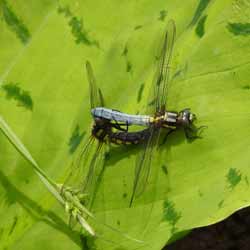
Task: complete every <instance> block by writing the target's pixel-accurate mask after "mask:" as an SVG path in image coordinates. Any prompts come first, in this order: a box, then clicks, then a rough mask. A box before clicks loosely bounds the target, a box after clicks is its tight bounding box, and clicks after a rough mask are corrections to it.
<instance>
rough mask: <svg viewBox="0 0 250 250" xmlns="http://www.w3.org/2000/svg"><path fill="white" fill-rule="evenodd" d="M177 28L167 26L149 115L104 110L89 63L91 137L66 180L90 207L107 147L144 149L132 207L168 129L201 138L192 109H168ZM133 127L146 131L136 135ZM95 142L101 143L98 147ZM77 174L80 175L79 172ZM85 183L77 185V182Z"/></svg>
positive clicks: (134, 186)
mask: <svg viewBox="0 0 250 250" xmlns="http://www.w3.org/2000/svg"><path fill="white" fill-rule="evenodd" d="M175 35H176V27H175V23H174V21H173V20H170V21H169V22H168V25H167V29H166V32H165V34H164V39H163V43H162V46H161V48H160V51H159V55H158V57H157V58H158V66H157V71H156V79H155V81H154V82H153V86H152V87H153V91H152V93H153V97H150V100H149V102H148V103H150V105H147V110H146V114H147V115H130V114H125V113H123V112H120V111H117V110H112V109H108V108H104V99H103V95H102V93H101V90H100V89H99V88H98V87H97V85H96V81H95V77H94V74H93V70H92V67H91V64H90V63H89V62H88V61H87V62H86V71H87V76H88V82H89V87H90V103H91V113H92V116H93V119H94V125H93V127H92V132H91V136H90V138H89V139H88V142H87V143H86V145H85V146H83V147H82V150H81V152H80V153H79V156H78V159H77V161H76V163H75V164H74V168H73V170H72V172H71V173H70V175H69V177H68V178H67V180H66V184H67V185H68V184H69V185H71V186H74V187H76V186H77V190H79V192H81V193H84V194H87V196H88V197H87V198H86V197H85V204H86V203H87V204H88V207H90V206H91V205H90V204H92V202H93V200H94V196H95V192H96V187H97V184H98V183H99V181H100V178H101V176H102V174H103V172H104V163H103V162H104V161H103V160H104V155H105V150H104V148H105V147H104V145H105V144H107V143H108V144H109V143H113V144H118V145H131V144H134V145H138V144H141V145H143V149H142V150H141V151H140V152H139V154H138V160H137V161H136V166H135V176H134V183H133V189H132V194H131V197H130V203H129V205H130V206H132V204H133V201H134V199H135V198H136V197H137V196H139V195H140V194H142V193H143V191H144V190H145V187H146V185H147V181H148V177H149V175H150V168H151V161H152V157H153V154H154V150H155V148H156V147H157V145H158V141H159V137H160V132H161V130H165V129H167V131H168V132H167V135H168V134H170V133H172V132H173V131H175V130H177V129H183V130H184V132H185V135H186V137H187V138H188V139H195V138H197V137H199V136H198V135H197V132H198V130H199V128H196V127H195V126H194V125H193V121H194V120H195V118H196V117H195V115H194V114H193V113H191V112H190V110H189V109H184V110H182V111H180V112H170V111H168V109H167V89H168V83H169V80H170V77H169V72H170V62H171V57H172V52H173V47H174V41H175ZM132 125H139V126H144V127H146V128H144V129H142V130H140V131H136V132H132V131H129V127H130V126H132ZM95 141H97V145H96V147H94V145H95ZM86 168H88V169H86ZM76 170H77V171H76ZM79 176H80V178H81V181H80V182H79V181H76V178H77V179H78V180H79Z"/></svg>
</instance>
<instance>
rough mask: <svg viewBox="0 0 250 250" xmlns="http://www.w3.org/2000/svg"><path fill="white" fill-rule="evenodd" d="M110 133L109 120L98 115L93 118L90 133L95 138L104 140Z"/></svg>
mask: <svg viewBox="0 0 250 250" xmlns="http://www.w3.org/2000/svg"><path fill="white" fill-rule="evenodd" d="M111 133H112V126H111V124H110V121H109V120H107V119H103V118H98V117H96V118H95V119H94V125H93V127H92V135H93V136H94V137H95V138H96V139H98V140H100V141H104V142H105V141H106V140H107V139H108V135H110V134H111Z"/></svg>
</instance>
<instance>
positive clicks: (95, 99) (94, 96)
mask: <svg viewBox="0 0 250 250" xmlns="http://www.w3.org/2000/svg"><path fill="white" fill-rule="evenodd" d="M86 71H87V77H88V82H89V89H90V106H91V109H93V108H96V107H103V106H104V99H103V95H102V92H101V89H100V88H98V87H97V84H96V80H95V76H94V72H93V69H92V66H91V64H90V62H89V61H86Z"/></svg>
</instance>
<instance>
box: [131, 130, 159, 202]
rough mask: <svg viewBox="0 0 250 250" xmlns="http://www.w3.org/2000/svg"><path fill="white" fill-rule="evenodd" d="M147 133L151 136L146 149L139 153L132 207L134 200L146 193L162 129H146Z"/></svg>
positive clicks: (145, 146)
mask: <svg viewBox="0 0 250 250" xmlns="http://www.w3.org/2000/svg"><path fill="white" fill-rule="evenodd" d="M145 131H147V132H148V133H149V136H148V140H147V142H146V143H145V145H143V146H144V148H143V149H142V150H141V151H140V152H139V155H138V156H137V160H136V167H135V177H134V185H133V190H132V195H131V199H130V206H131V205H132V203H133V201H134V199H135V198H136V197H138V196H140V195H141V194H142V193H143V192H144V190H145V188H146V186H147V183H148V178H149V175H150V169H151V160H152V156H153V154H154V151H155V150H156V145H157V143H158V139H159V134H160V129H155V128H154V127H150V128H149V129H145Z"/></svg>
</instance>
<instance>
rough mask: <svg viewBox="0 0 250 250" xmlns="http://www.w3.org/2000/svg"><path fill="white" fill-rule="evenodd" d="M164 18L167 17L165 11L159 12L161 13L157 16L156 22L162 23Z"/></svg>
mask: <svg viewBox="0 0 250 250" xmlns="http://www.w3.org/2000/svg"><path fill="white" fill-rule="evenodd" d="M166 16H167V11H166V10H161V11H160V15H159V17H158V20H160V21H162V22H164V20H165V18H166Z"/></svg>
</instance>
